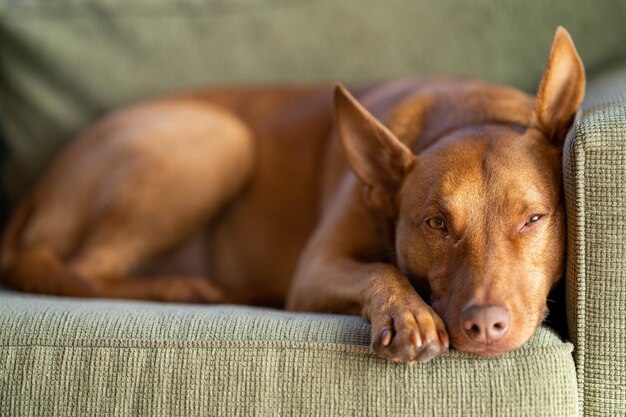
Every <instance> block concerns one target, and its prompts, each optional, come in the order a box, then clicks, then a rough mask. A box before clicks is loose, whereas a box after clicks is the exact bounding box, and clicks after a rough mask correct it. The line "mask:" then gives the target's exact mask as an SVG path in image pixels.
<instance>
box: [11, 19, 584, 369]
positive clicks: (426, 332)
mask: <svg viewBox="0 0 626 417" xmlns="http://www.w3.org/2000/svg"><path fill="white" fill-rule="evenodd" d="M584 85H585V75H584V70H583V66H582V63H581V61H580V58H579V57H578V55H577V53H576V50H575V49H574V46H573V43H572V41H571V38H570V37H569V35H568V34H567V32H566V31H565V30H564V29H562V28H559V29H557V32H556V35H555V38H554V42H553V46H552V50H551V53H550V59H549V62H548V66H547V68H546V71H545V73H544V76H543V79H542V81H541V84H540V88H539V92H538V96H537V98H536V99H534V98H532V97H529V96H527V95H526V94H524V93H522V92H520V91H517V90H515V89H512V88H507V87H502V86H495V85H491V84H486V83H483V82H480V81H472V80H458V79H434V78H433V79H420V80H403V81H397V82H390V83H383V84H379V85H372V86H368V87H364V88H359V89H354V90H353V91H354V93H355V94H354V96H352V94H350V93H349V92H348V90H347V89H346V88H345V87H343V86H341V85H338V86H336V88H335V90H334V96H333V95H332V94H331V89H330V88H329V87H325V86H310V87H280V88H256V89H255V88H248V89H229V90H219V91H218V90H214V91H206V92H203V91H201V92H191V93H186V94H179V95H175V96H170V97H165V98H160V99H155V100H152V101H149V102H147V103H143V104H139V105H136V106H133V107H130V108H126V109H122V110H120V111H117V112H115V113H112V114H111V115H108V116H107V117H105V118H104V119H103V120H101V121H99V122H98V123H96V124H95V125H94V126H92V127H91V128H89V129H88V130H86V131H85V132H83V133H82V134H81V135H79V136H78V137H77V138H76V140H75V141H73V142H72V143H71V145H70V146H69V147H68V148H67V149H66V150H65V151H64V152H63V153H62V154H61V155H60V156H59V157H58V158H57V159H56V161H55V162H54V163H53V164H52V166H51V167H50V169H49V170H48V172H47V173H46V175H45V176H44V177H43V178H42V179H41V181H40V182H39V184H38V185H37V186H36V187H35V188H34V190H33V191H32V192H31V193H30V194H29V195H28V196H27V197H26V198H25V199H24V200H23V201H22V203H21V204H20V205H19V206H18V208H17V209H16V212H15V213H14V215H13V217H12V219H11V221H10V223H9V225H8V227H7V228H6V230H5V232H4V236H3V243H2V254H1V255H2V259H1V262H2V263H1V268H2V277H3V280H4V281H5V282H6V283H7V284H8V285H10V286H11V287H13V288H16V289H19V290H23V291H32V292H38V293H47V294H56V295H69V296H80V297H115V298H134V299H146V300H161V301H178V302H235V303H247V304H269V305H276V304H282V303H286V307H287V308H288V309H290V310H295V311H323V312H337V313H350V314H362V315H363V317H364V318H365V319H366V320H368V321H370V322H371V323H372V344H373V347H374V349H375V350H376V352H377V353H378V354H380V355H381V356H383V357H386V358H390V359H392V360H395V361H404V362H409V363H413V362H415V361H427V360H429V359H431V358H433V357H436V356H438V355H439V354H441V353H442V352H444V351H445V350H446V349H447V348H448V346H449V344H450V343H451V344H452V345H453V346H455V347H456V348H458V349H460V350H464V351H468V352H474V353H476V354H481V355H491V354H499V353H503V352H506V351H509V350H511V349H515V348H517V347H519V346H520V345H521V344H522V343H524V342H525V341H526V340H527V339H528V338H529V337H530V336H531V335H532V333H533V332H534V330H535V329H536V327H537V326H538V324H539V323H540V322H541V320H542V319H543V315H544V311H545V304H546V298H547V295H548V292H549V291H550V289H551V288H552V287H553V286H554V284H555V283H556V281H557V280H558V279H559V278H560V277H561V275H562V272H563V263H564V247H565V246H564V245H565V242H564V240H565V234H564V229H565V226H564V209H563V195H562V189H561V188H562V187H561V182H560V178H561V150H562V145H563V140H564V138H565V135H566V132H567V130H568V129H569V127H570V125H571V123H572V120H573V118H574V115H575V113H576V111H577V109H578V107H579V106H580V103H581V101H582V98H583V94H584ZM333 108H334V112H333ZM333 113H334V118H333ZM342 148H343V149H342ZM429 298H430V300H429ZM425 299H426V300H427V301H432V304H431V305H429V303H427V302H426V301H425ZM493 317H496V318H495V319H494V318H493ZM494 320H495V321H494ZM498 320H499V321H498ZM492 324H493V325H494V326H496V325H497V326H496V327H493V326H492V327H490V326H491V325H492ZM485 329H486V330H485ZM483 330H484V331H483ZM485 332H486V333H485ZM490 332H491V333H490Z"/></svg>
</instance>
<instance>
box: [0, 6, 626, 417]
mask: <svg viewBox="0 0 626 417" xmlns="http://www.w3.org/2000/svg"><path fill="white" fill-rule="evenodd" d="M624 17H626V3H625V2H617V1H616V2H609V1H607V2H597V3H591V2H588V1H584V0H571V1H554V2H544V1H528V2H520V1H503V0H501V1H495V0H494V1H489V0H473V1H471V2H457V1H453V0H427V1H424V2H410V1H403V0H389V1H386V2H379V1H375V0H341V1H338V0H291V1H287V0H179V1H177V2H173V1H168V0H126V1H120V0H53V1H52V0H0V126H1V128H2V162H3V164H2V169H1V172H0V174H1V175H2V177H1V180H2V194H1V195H2V202H3V217H4V218H5V219H6V216H7V212H8V210H9V209H10V208H11V207H12V205H13V204H15V201H16V200H17V199H18V198H19V197H20V196H21V195H23V194H24V192H25V191H26V190H27V189H28V187H29V186H30V185H31V184H32V183H33V181H34V180H35V178H36V177H37V175H38V174H39V173H41V171H42V169H43V168H44V167H45V165H46V164H47V163H48V162H49V160H50V158H51V156H52V155H53V154H54V152H56V151H57V150H58V149H59V148H60V147H61V146H62V145H63V143H64V142H65V141H66V140H67V139H68V138H69V137H70V135H71V134H72V133H74V132H76V131H77V130H79V129H80V128H82V127H84V126H86V125H87V124H88V123H89V122H90V121H92V120H93V119H94V118H96V117H97V116H99V115H101V114H102V113H103V112H105V111H107V110H108V109H111V108H113V107H116V106H119V105H121V104H124V103H129V102H132V101H135V100H138V99H141V98H146V97H149V96H153V95H156V94H160V93H165V92H168V91H173V90H178V89H184V88H192V87H199V86H211V85H217V84H219V85H223V84H252V83H266V84H267V83H276V82H312V81H333V80H336V79H339V80H342V81H352V82H359V81H368V80H376V79H389V78H395V77H400V76H407V75H416V74H429V73H436V74H443V73H445V74H459V75H468V76H476V77H481V78H484V79H488V80H491V81H495V82H502V83H507V84H512V85H515V86H517V87H520V88H522V89H525V90H527V91H529V92H534V90H535V89H536V86H537V84H538V81H539V77H540V74H541V72H542V69H543V65H544V64H545V62H546V59H547V56H548V50H549V46H550V41H551V38H552V35H553V33H554V29H555V28H556V26H557V25H559V24H560V25H563V26H565V27H566V28H567V29H568V30H569V31H570V32H571V34H572V36H573V38H574V40H575V42H576V45H577V47H578V50H579V52H580V54H581V56H582V58H583V61H584V62H585V64H586V68H587V74H588V77H589V80H590V83H589V85H588V89H587V97H586V100H585V103H584V106H583V109H582V111H581V112H580V113H579V115H578V117H577V119H576V122H575V126H574V127H573V129H572V130H571V132H570V134H569V137H568V139H567V142H566V147H565V150H564V161H563V163H564V184H565V194H566V202H567V214H568V263H567V276H566V295H567V296H566V302H565V303H564V305H556V306H554V305H552V307H553V309H558V308H561V309H566V311H567V322H568V323H567V324H568V329H569V334H568V336H567V337H566V338H565V339H563V338H562V337H560V336H558V335H557V334H556V333H555V332H554V331H552V330H551V329H550V328H548V327H542V328H540V329H539V330H538V331H537V333H536V335H535V336H534V337H533V338H532V339H531V340H530V341H529V342H528V343H527V344H526V345H524V346H523V347H522V348H520V349H519V350H517V351H515V352H511V353H509V354H507V355H504V356H502V357H498V358H491V359H480V358H475V357H471V356H469V355H466V354H463V353H459V352H456V351H451V352H449V353H447V354H445V355H444V356H443V357H441V358H438V359H436V360H434V361H432V362H430V363H428V364H418V365H415V366H408V365H403V364H394V363H391V362H388V361H385V360H382V359H379V358H377V357H376V356H375V355H374V354H373V352H372V351H371V349H370V348H369V346H368V344H369V337H370V336H369V326H368V325H367V324H366V323H365V322H364V321H363V320H362V319H360V318H358V317H351V316H338V315H325V314H293V313H287V312H283V311H278V310H270V309H257V308H249V307H238V306H227V305H217V306H203V305H200V306H199V305H177V304H158V303H146V302H128V301H112V300H90V301H85V300H81V299H68V298H60V297H47V296H37V295H31V294H21V293H15V292H12V291H10V290H7V289H5V290H2V289H0V416H11V417H13V416H90V415H145V416H161V415H163V416H165V415H168V416H169V415H180V416H196V415H198V416H200V415H210V416H231V415H281V416H282V415H355V416H361V415H380V416H383V415H416V416H488V415H489V416H582V415H584V416H624V415H626V25H625V24H624ZM620 66H621V68H622V69H620ZM68 198H71V196H68Z"/></svg>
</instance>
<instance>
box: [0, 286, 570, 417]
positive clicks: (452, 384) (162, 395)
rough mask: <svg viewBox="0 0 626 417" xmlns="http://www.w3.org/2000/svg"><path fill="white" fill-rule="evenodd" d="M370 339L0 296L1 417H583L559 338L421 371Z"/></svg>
mask: <svg viewBox="0 0 626 417" xmlns="http://www.w3.org/2000/svg"><path fill="white" fill-rule="evenodd" d="M369 337H370V335H369V325H367V324H366V323H365V322H364V321H363V320H362V319H360V318H358V317H351V316H340V315H330V314H294V313H287V312H283V311H278V310H269V309H260V308H250V307H236V306H227V305H214V306H208V305H197V306H193V305H177V304H158V303H147V302H125V301H109V300H89V301H86V300H81V299H67V298H56V297H46V296H37V295H29V294H18V293H13V292H8V291H4V292H3V291H1V290H0V358H1V360H0V415H3V416H4V415H6V416H18V415H19V416H50V415H62V416H85V415H137V416H138V415H145V416H162V415H163V416H165V415H184V416H196V415H198V416H200V415H212V416H213V415H214V416H218V415H219V416H231V415H252V414H254V415H338V416H340V415H365V414H370V415H378V416H386V415H389V416H391V415H417V416H446V417H453V416H486V415H493V416H533V417H536V416H550V417H552V416H556V415H559V416H574V415H577V391H576V375H575V373H574V363H573V360H572V356H571V351H572V345H571V344H569V343H563V342H561V341H560V340H559V338H558V337H557V336H556V335H555V334H554V333H552V332H551V331H550V330H548V329H545V328H542V329H540V330H539V331H538V332H537V334H536V335H535V337H534V338H533V339H532V340H531V341H530V342H528V343H527V344H526V345H524V346H523V347H522V348H520V349H519V350H517V351H515V352H512V353H509V354H507V355H505V356H502V357H498V358H493V359H480V358H475V357H471V356H469V355H467V354H463V353H459V352H456V351H452V352H449V353H447V354H446V355H444V356H443V357H441V358H439V359H436V360H434V361H432V362H430V363H428V364H417V365H414V366H408V365H405V364H395V363H392V362H389V361H387V360H383V359H380V358H378V357H376V356H375V355H374V354H373V352H372V351H371V349H370V348H369V347H368V342H369Z"/></svg>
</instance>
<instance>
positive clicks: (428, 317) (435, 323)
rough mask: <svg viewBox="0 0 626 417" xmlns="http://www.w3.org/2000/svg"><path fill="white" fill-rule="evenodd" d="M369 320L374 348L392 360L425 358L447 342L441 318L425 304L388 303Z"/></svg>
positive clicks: (446, 334)
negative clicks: (387, 305)
mask: <svg viewBox="0 0 626 417" xmlns="http://www.w3.org/2000/svg"><path fill="white" fill-rule="evenodd" d="M371 321H372V347H373V348H374V351H375V352H376V353H377V354H378V355H379V356H381V357H383V358H388V359H391V360H392V361H394V362H407V363H409V364H411V365H412V364H414V363H415V362H428V361H429V360H431V359H433V358H435V357H437V356H439V355H441V354H442V353H444V352H445V351H447V350H448V347H449V345H450V341H449V338H448V333H447V332H446V327H445V325H444V323H443V320H441V318H440V317H439V316H438V315H437V313H435V312H434V311H433V310H432V308H430V307H429V306H427V305H425V304H421V303H420V305H419V306H417V307H416V306H389V308H388V309H385V310H383V311H380V312H379V313H378V314H377V315H376V316H373V317H371Z"/></svg>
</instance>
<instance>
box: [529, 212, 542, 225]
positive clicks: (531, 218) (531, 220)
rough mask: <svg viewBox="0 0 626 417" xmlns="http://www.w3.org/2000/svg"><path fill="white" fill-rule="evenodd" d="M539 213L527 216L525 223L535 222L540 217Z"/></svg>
mask: <svg viewBox="0 0 626 417" xmlns="http://www.w3.org/2000/svg"><path fill="white" fill-rule="evenodd" d="M541 217H542V216H541V214H533V215H532V216H530V217H529V218H528V221H527V222H526V224H532V223H535V222H537V221H539V219H541Z"/></svg>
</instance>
